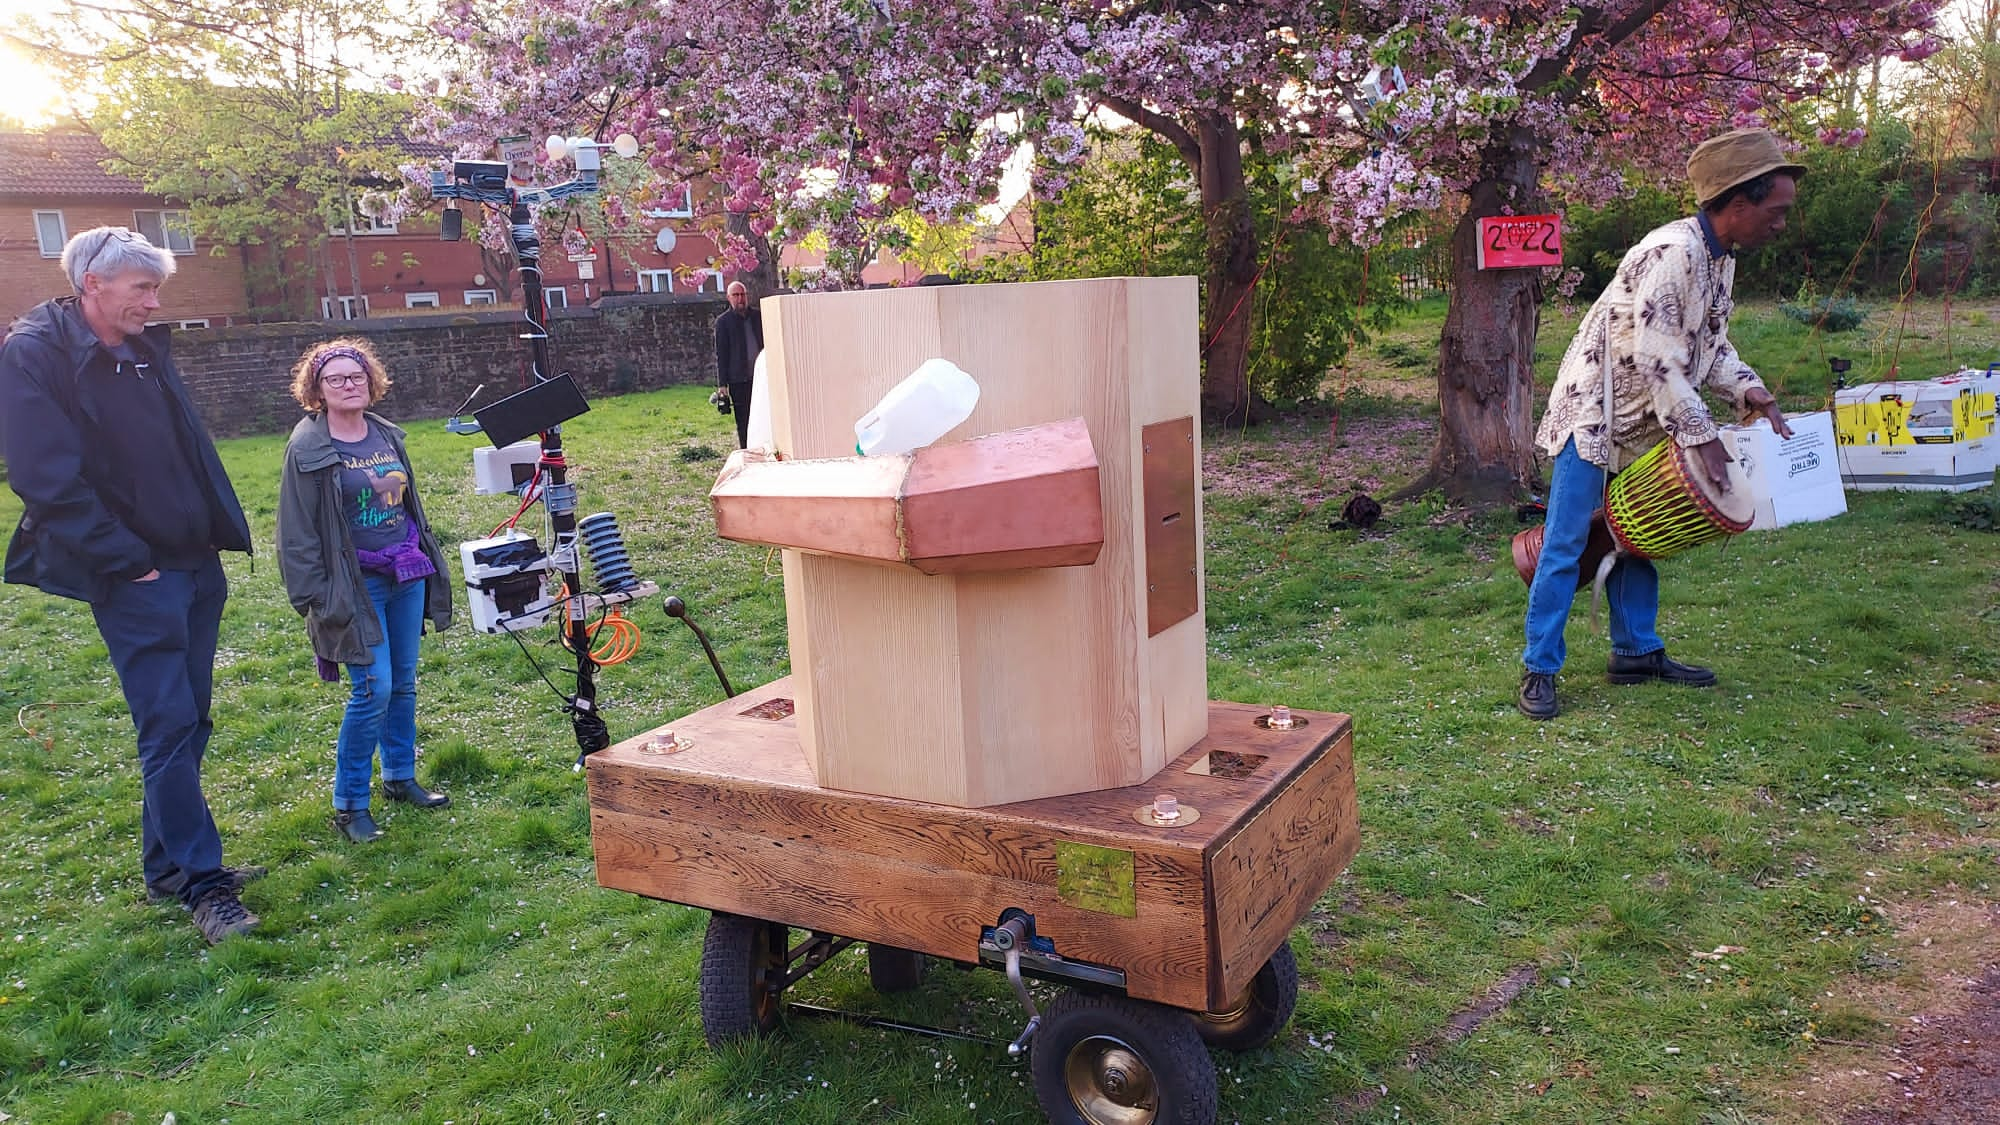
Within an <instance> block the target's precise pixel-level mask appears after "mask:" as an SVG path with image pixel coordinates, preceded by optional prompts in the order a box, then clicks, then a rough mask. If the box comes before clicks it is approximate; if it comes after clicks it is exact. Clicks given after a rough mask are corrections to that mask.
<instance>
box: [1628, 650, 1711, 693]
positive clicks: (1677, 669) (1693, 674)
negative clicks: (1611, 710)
mask: <svg viewBox="0 0 2000 1125" xmlns="http://www.w3.org/2000/svg"><path fill="white" fill-rule="evenodd" d="M1604 678H1605V679H1607V680H1610V681H1611V682H1612V683H1614V684H1643V683H1650V682H1651V681H1653V680H1658V681H1660V682H1661V683H1667V684H1679V685H1681V686H1682V687H1714V686H1715V673H1714V672H1711V671H1709V670H1708V669H1706V668H1701V667H1697V666H1696V665H1693V664H1682V663H1681V662H1680V661H1678V660H1668V659H1667V650H1666V649H1656V650H1654V651H1652V652H1649V653H1647V654H1646V655H1644V656H1620V655H1618V654H1617V653H1615V652H1614V653H1612V654H1611V663H1610V664H1608V665H1606V666H1605V669H1604Z"/></svg>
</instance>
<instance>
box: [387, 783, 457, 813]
mask: <svg viewBox="0 0 2000 1125" xmlns="http://www.w3.org/2000/svg"><path fill="white" fill-rule="evenodd" d="M382 795H383V796H385V797H387V798H389V799H390V800H391V801H401V802H403V803H404V804H406V805H415V806H417V807H418V808H420V809H441V808H443V807H444V806H446V805H449V804H451V798H450V797H447V796H445V795H444V794H442V793H433V792H431V791H430V790H428V789H426V788H424V787H423V786H422V785H419V784H418V783H417V779H416V778H414V777H412V778H406V779H404V780H402V781H384V782H383V783H382Z"/></svg>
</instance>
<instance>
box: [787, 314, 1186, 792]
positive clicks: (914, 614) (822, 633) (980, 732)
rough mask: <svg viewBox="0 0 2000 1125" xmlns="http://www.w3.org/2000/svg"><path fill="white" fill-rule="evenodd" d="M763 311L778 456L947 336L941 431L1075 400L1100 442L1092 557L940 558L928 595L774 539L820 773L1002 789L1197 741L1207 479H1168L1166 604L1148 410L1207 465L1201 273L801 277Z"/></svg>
mask: <svg viewBox="0 0 2000 1125" xmlns="http://www.w3.org/2000/svg"><path fill="white" fill-rule="evenodd" d="M764 308H765V314H764V315H765V329H766V333H765V336H766V347H767V349H768V359H767V365H768V370H769V374H770V384H771V394H772V406H773V410H772V421H773V432H774V437H775V439H776V442H777V445H778V448H779V449H780V450H781V451H782V452H783V453H784V454H785V455H786V456H789V457H800V458H812V457H834V456H840V455H842V454H845V453H846V452H847V451H848V450H850V449H852V448H853V441H854V437H853V423H854V420H855V419H856V418H858V417H860V416H861V415H862V414H864V413H865V412H867V411H868V410H869V409H870V408H872V407H873V406H874V404H875V403H876V401H877V400H878V399H879V398H880V397H881V396H882V394H884V393H885V392H886V391H888V390H889V388H890V387H892V386H894V385H895V384H896V383H897V382H898V381H900V380H901V379H902V377H903V376H904V375H906V374H907V373H908V372H910V371H911V370H913V369H915V368H916V367H917V366H918V365H919V364H920V363H922V362H923V361H924V360H926V359H929V358H932V357H934V356H942V357H944V358H946V359H950V360H952V361H953V362H955V363H957V364H958V365H959V366H960V367H962V368H964V369H965V370H966V371H967V372H969V373H970V374H971V375H972V376H973V378H974V379H976V380H978V382H979V384H980V388H981V393H980V398H979V403H978V406H977V407H976V408H975V409H974V411H973V413H972V416H971V417H970V418H969V419H967V421H966V422H965V423H964V425H962V426H961V427H960V428H959V429H958V430H955V431H953V433H952V434H948V435H946V439H947V440H949V439H950V438H952V437H958V436H964V435H966V434H976V433H990V432H997V431H1004V430H1011V429H1016V428H1020V427H1025V426H1032V425H1037V424H1040V423H1045V422H1049V421H1053V420H1057V419H1062V418H1069V417H1076V418H1081V419H1082V420H1083V423H1084V425H1085V426H1086V428H1087V430H1088V433H1089V437H1090V442H1091V445H1092V446H1093V448H1094V449H1095V450H1096V454H1097V461H1098V475H1099V490H1100V495H1101V497H1102V503H1103V526H1104V535H1103V538H1104V545H1103V548H1102V549H1101V551H1100V552H1099V554H1098V556H1097V560H1096V562H1095V563H1094V564H1092V565H1090V566H1087V567H1071V568H1065V569H1061V570H1035V571H1007V572H1000V573H976V574H959V575H952V576H950V577H949V581H950V583H951V584H952V585H951V586H950V588H949V592H942V591H940V589H938V588H937V586H936V584H935V582H934V581H933V580H931V579H927V578H926V577H925V576H922V575H918V574H913V573H912V574H899V573H895V572H893V571H886V570H885V569H884V568H879V567H870V566H868V565H866V564H862V563H856V562H852V561H846V560H841V559H836V558H830V557H826V556H823V555H813V554H807V553H803V552H800V551H796V550H788V551H786V552H785V555H784V570H785V596H786V614H787V624H788V626H789V629H790V636H791V644H792V658H793V668H794V669H795V671H797V672H798V673H799V675H800V676H801V678H802V681H803V686H802V687H801V688H800V690H799V697H800V703H799V720H800V730H801V741H802V744H803V745H804V748H805V753H806V756H807V758H808V760H809V761H811V762H812V763H813V764H814V767H815V769H816V770H817V771H818V776H819V778H820V781H821V783H822V784H824V785H828V786H834V787H839V788H853V789H857V790H859V791H865V792H877V793H885V794H889V795H895V796H904V797H910V798H913V799H922V800H937V801H943V802H947V803H958V804H966V805H989V804H999V803H1004V802H1009V801H1018V800H1026V799H1031V798H1035V797H1042V796H1049V795H1053V794H1060V793H1075V792H1082V791H1086V790H1091V789H1099V788H1104V787H1107V786H1122V785H1131V784H1135V783H1136V782H1138V781H1140V780H1143V779H1144V778H1146V777H1148V776H1150V775H1151V774H1153V773H1155V772H1157V771H1158V770H1159V769H1160V768H1161V767H1162V766H1164V765H1165V764H1166V762H1167V761H1168V760H1169V759H1170V758H1172V757H1173V756H1174V755H1176V754H1178V753H1180V752H1181V751H1182V750H1185V749H1186V748H1187V747H1188V746H1189V745H1191V744H1192V743H1193V742H1194V741H1195V740H1196V739H1199V738H1200V737H1201V734H1202V732H1203V730H1205V729H1206V722H1207V712H1206V710H1205V708H1204V701H1205V699H1206V697H1207V663H1206V653H1205V646H1206V631H1205V629H1204V627H1203V625H1202V621H1201V615H1202V609H1201V593H1200V585H1201V576H1200V570H1201V550H1200V534H1199V524H1200V518H1201V515H1200V489H1199V481H1198V479H1194V478H1189V479H1185V480H1182V481H1181V482H1180V487H1179V495H1180V496H1181V497H1182V498H1183V500H1182V502H1181V503H1180V504H1179V505H1178V507H1177V508H1176V511H1177V512H1178V516H1179V519H1181V520H1184V521H1187V529H1188V530H1190V531H1191V532H1192V536H1191V544H1190V545H1191V549H1190V550H1188V551H1186V552H1185V553H1184V554H1185V556H1186V557H1181V558H1177V559H1175V560H1174V566H1173V572H1174V574H1175V575H1176V576H1178V578H1179V579H1181V580H1183V584H1184V593H1183V595H1182V596H1181V597H1180V598H1179V599H1177V600H1176V602H1175V604H1174V608H1173V613H1171V614H1168V615H1166V616H1165V618H1164V619H1162V618H1161V617H1160V616H1159V615H1158V614H1157V612H1156V607H1154V606H1152V605H1151V604H1150V601H1151V599H1150V598H1149V586H1152V585H1157V583H1155V582H1152V581H1151V580H1150V578H1151V577H1160V576H1157V575H1156V576H1149V575H1148V573H1147V569H1148V567H1149V565H1150V566H1152V567H1153V568H1154V569H1156V570H1158V569H1159V568H1160V567H1161V566H1163V565H1164V564H1163V563H1162V562H1161V561H1160V560H1158V559H1155V558H1152V557H1150V556H1149V550H1148V541H1149V538H1148V534H1147V532H1148V528H1147V497H1146V495H1145V493H1146V466H1147V458H1148V453H1147V451H1146V449H1145V443H1144V441H1143V433H1144V430H1145V428H1146V427H1147V426H1150V425H1153V424H1155V423H1160V422H1167V421H1171V420H1174V419H1186V420H1187V423H1188V424H1187V427H1186V430H1187V432H1189V433H1191V434H1192V435H1193V436H1191V437H1188V438H1186V439H1184V445H1185V448H1183V449H1182V450H1181V451H1180V452H1181V453H1182V455H1183V460H1184V462H1185V464H1186V465H1187V468H1186V470H1185V472H1187V473H1189V474H1193V473H1195V472H1197V471H1198V468H1197V467H1198V465H1199V455H1200V450H1199V434H1198V427H1196V426H1195V425H1194V422H1193V420H1194V418H1195V417H1196V415H1197V414H1198V412H1199V392H1200V378H1199V376H1200V373H1199V346H1198V341H1197V339H1196V323H1197V316H1196V308H1195V284H1194V281H1193V279H1191V278H1106V279H1094V280H1089V281H1075V282H1042V283H1035V284H1029V285H972V286H939V287H932V288H912V289H901V290H870V291H866V292H856V293H833V294H810V295H799V296H784V297H776V298H772V299H769V300H767V301H766V303H765V306H764ZM1156 476H1157V474H1156ZM1155 499H1156V500H1157V497H1156V498H1155ZM1190 570H1191V571H1192V573H1191V574H1189V573H1188V571H1190ZM862 571H877V572H879V573H868V574H864V573H862ZM1189 579H1191V582H1189V581H1187V580H1189ZM912 685H922V687H921V689H920V690H913V688H912ZM878 786H879V787H886V788H876V787H878Z"/></svg>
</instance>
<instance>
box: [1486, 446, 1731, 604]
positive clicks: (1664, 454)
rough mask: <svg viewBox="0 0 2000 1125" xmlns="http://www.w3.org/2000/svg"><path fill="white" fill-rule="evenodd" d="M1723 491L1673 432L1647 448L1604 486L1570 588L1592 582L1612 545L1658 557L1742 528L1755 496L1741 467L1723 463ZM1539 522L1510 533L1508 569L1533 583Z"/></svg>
mask: <svg viewBox="0 0 2000 1125" xmlns="http://www.w3.org/2000/svg"><path fill="white" fill-rule="evenodd" d="M1728 476H1729V490H1728V491H1727V492H1722V491H1718V490H1717V489H1716V487H1715V485H1714V484H1713V483H1712V482H1711V481H1710V480H1709V479H1708V474H1707V473H1706V472H1703V471H1702V469H1701V466H1700V465H1698V464H1696V463H1695V460H1694V458H1693V457H1691V456H1690V455H1689V454H1688V452H1687V451H1686V450H1685V449H1683V448H1681V446H1680V445H1679V444H1677V443H1676V442H1675V441H1674V440H1673V439H1672V438H1667V439H1666V440H1664V441H1662V442H1660V444H1658V445H1656V446H1654V447H1653V448H1651V449H1649V450H1647V451H1646V452H1645V454H1644V455H1643V456H1641V457H1640V458H1639V459H1638V460H1637V461H1634V462H1632V464H1631V466H1630V467H1628V468H1627V469H1626V470H1625V471H1624V472H1622V473H1619V474H1618V475H1617V476H1615V477H1613V478H1611V486H1610V487H1609V488H1607V489H1605V490H1604V507H1602V508H1599V509H1598V510H1597V511H1595V512H1593V513H1591V520H1590V538H1589V540H1588V542H1587V543H1586V545H1585V547H1584V552H1583V559H1582V562H1581V563H1580V565H1579V566H1578V567H1577V573H1576V588H1577V589H1578V590H1582V589H1583V588H1584V587H1585V586H1588V585H1590V584H1591V582H1592V580H1593V579H1594V578H1595V577H1596V576H1597V574H1598V572H1599V571H1601V570H1603V569H1605V567H1604V563H1605V561H1606V560H1607V559H1608V558H1609V557H1610V556H1611V555H1612V553H1613V552H1614V551H1615V552H1616V553H1617V554H1621V555H1638V556H1639V557H1641V558H1648V559H1664V558H1666V557H1668V556H1669V555H1677V554H1679V553H1681V552H1682V551H1685V550H1687V549H1688V548H1690V547H1699V546H1701V545H1702V544H1704V543H1713V542H1715V541H1716V540H1717V539H1724V538H1727V537H1729V536H1731V535H1739V534H1741V533H1743V532H1744V531H1747V530H1749V528H1750V521H1751V519H1752V518H1753V517H1754V516H1755V515H1756V511H1757V501H1756V498H1755V497H1753V496H1752V495H1751V494H1750V485H1749V481H1748V479H1747V478H1746V477H1745V476H1744V474H1743V467H1742V465H1740V464H1739V463H1738V462H1736V461H1734V460H1732V461H1730V463H1729V473H1728ZM1542 535H1543V528H1542V526H1541V525H1539V524H1538V525H1536V526H1534V527H1531V528H1528V529H1527V530H1526V531H1522V532H1520V533H1519V534H1517V535H1515V536H1514V569H1515V570H1516V571H1518V572H1519V573H1520V575H1521V581H1523V582H1526V583H1528V584H1530V585H1533V584H1534V581H1535V567H1536V565H1537V564H1538V563H1539V562H1540V561H1541V554H1542Z"/></svg>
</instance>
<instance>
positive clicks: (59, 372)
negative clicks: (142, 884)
mask: <svg viewBox="0 0 2000 1125" xmlns="http://www.w3.org/2000/svg"><path fill="white" fill-rule="evenodd" d="M62 266H63V272H65V273H66V274H68V275H69V279H70V283H71V284H72V285H73V286H74V287H75V289H76V295H75V296H73V297H58V298H56V299H54V300H51V301H45V302H43V303H42V304H40V305H37V306H36V307H35V308H34V309H32V310H30V311H29V312H28V313H27V315H25V316H23V317H22V318H21V319H20V320H19V321H18V322H16V323H15V325H14V327H13V331H12V332H11V333H10V334H9V335H8V337H7V340H6V343H5V344H0V450H4V452H5V455H6V459H7V469H8V479H7V483H8V484H9V485H10V486H11V487H12V488H13V489H14V491H15V492H16V493H17V494H19V495H20V497H21V502H22V504H23V506H24V511H23V512H22V515H21V523H20V526H19V528H17V529H16V530H15V532H14V537H13V540H12V541H11V542H10V543H9V544H8V546H7V564H6V580H7V581H9V582H18V583H25V584H27V585H31V586H37V587H40V588H41V589H42V590H45V591H47V592H48V593H51V594H58V595H61V596H63V597H68V598H76V599H79V600H81V601H85V602H88V603H89V604H90V611H91V614H92V616H93V617H94V618H95V619H96V621H97V631H98V633H99V634H100V635H101V636H102V637H103V638H104V644H105V647H106V648H107V649H109V650H110V654H111V665H112V667H113V668H114V669H116V670H117V672H118V682H119V685H120V686H121V687H122V688H123V689H124V692H125V703H126V706H127V707H128V708H129V709H130V710H131V712H132V723H133V725H134V726H136V727H137V728H138V733H139V772H140V776H141V778H142V781H143V790H144V804H143V809H142V818H141V840H142V853H141V862H142V866H143V869H144V872H145V877H146V892H147V894H148V895H149V896H150V897H152V898H154V899H166V898H178V899H179V900H180V901H181V903H182V904H183V905H185V906H187V907H188V908H189V909H191V910H192V911H193V913H194V921H195V925H196V926H197V927H198V928H199V929H200V930H201V933H202V936H203V937H205V938H207V939H208V940H209V942H211V943H214V942H220V941H222V940H223V939H224V938H227V937H229V936H231V935H232V934H239V933H243V932H245V931H248V930H250V929H252V928H253V927H255V926H256V924H257V917H256V915H254V914H251V913H250V912H249V911H247V910H245V909H244V908H243V903H242V901H241V900H240V899H239V898H238V897H237V893H238V892H239V891H240V890H241V889H242V886H243V884H244V883H245V882H247V881H248V880H250V879H253V878H255V877H257V876H258V875H261V874H263V868H261V867H244V868H233V867H225V866H223V863H222V838H221V835H220V834H219V833H218V832H217V831H216V827H215V818H214V817H213V816H211V815H210V813H209V808H208V799H207V797H206V796H204V795H203V793H202V789H201V763H202V756H203V754H204V752H205V751H206V750H207V748H208V741H209V735H210V733H211V731H212V729H213V726H212V724H211V722H210V720H209V697H210V691H211V687H212V684H213V681H214V674H215V649H216V642H217V636H218V632H219V629H220V625H221V621H222V605H223V602H224V600H225V599H226V598H227V597H228V592H229V591H228V582H227V580H226V579H225V578H224V576H223V571H222V560H221V559H220V558H219V557H218V555H217V551H219V550H226V551H248V550H249V549H250V529H249V526H248V524H247V523H246V522H245V521H244V518H243V509H242V506H241V505H239V504H238V503H237V501H236V492H235V490H234V489H233V488H232V487H231V486H230V483H229V477H228V476H227V475H226V474H225V473H224V472H223V469H222V462H221V460H220V459H219V458H218V457H217V456H216V453H215V445H214V443H213V442H211V441H210V440H209V437H208V434H207V432H206V431H205V430H204V429H203V428H202V425H201V422H200V420H199V419H198V418H197V417H196V415H195V412H194V406H193V404H192V403H191V402H189V400H188V396H187V389H186V388H185V387H184V386H183V385H182V384H181V379H180V374H179V372H177V371H176V370H175V369H174V363H173V357H172V356H171V355H170V354H169V352H168V347H167V337H168V333H167V329H166V328H165V327H164V326H159V325H154V326H151V327H148V325H147V323H146V322H147V321H148V320H150V319H151V318H152V316H153V313H154V312H156V311H157V310H158V309H159V307H160V285H161V283H163V282H164V281H165V280H166V279H167V278H168V277H169V276H171V275H172V274H173V272H174V259H173V256H172V255H170V254H168V253H167V252H165V251H163V250H160V249H158V248H156V247H155V246H153V245H152V244H151V243H149V242H147V241H146V240H145V238H143V237H141V236H140V235H137V234H134V233H133V232H131V231H129V230H126V229H125V228H123V227H99V228H97V229H95V230H88V231H84V232H83V233H82V234H79V235H77V236H76V237H75V238H72V239H70V241H69V244H68V246H66V247H65V248H64V249H63V255H62Z"/></svg>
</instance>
